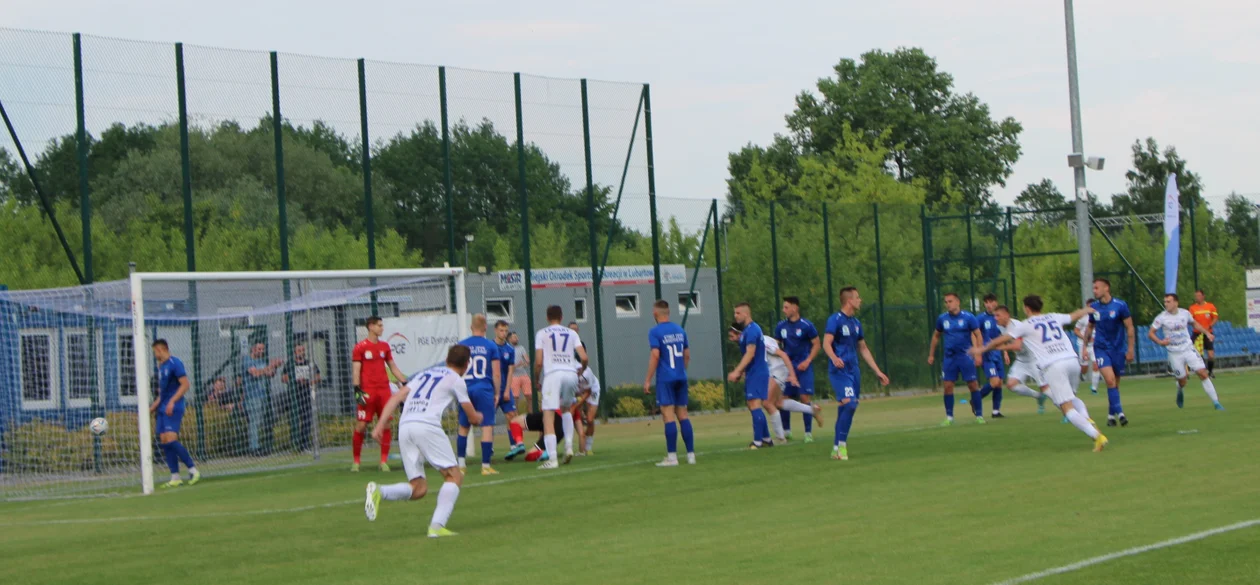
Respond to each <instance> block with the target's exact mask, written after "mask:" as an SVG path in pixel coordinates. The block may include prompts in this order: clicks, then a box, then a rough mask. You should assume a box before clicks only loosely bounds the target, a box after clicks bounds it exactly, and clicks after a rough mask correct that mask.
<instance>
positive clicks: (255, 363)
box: [241, 341, 284, 456]
mask: <svg viewBox="0 0 1260 585" xmlns="http://www.w3.org/2000/svg"><path fill="white" fill-rule="evenodd" d="M283 363H284V360H282V359H279V358H277V359H273V360H270V361H268V360H267V345H266V344H264V343H263V342H261V341H260V342H258V343H255V344H254V346H253V348H252V349H251V350H250V352H249V356H247V357H245V358H244V359H242V360H241V377H243V378H244V379H245V385H244V386H245V387H244V390H245V392H244V394H245V415H246V416H247V417H248V418H249V431H248V435H249V451H250V453H251V454H253V455H255V456H258V455H265V454H267V453H270V452H271V450H272V448H273V447H274V443H275V429H274V426H275V425H274V421H273V417H272V414H271V378H272V377H273V376H275V375H276V368H278V367H280V365H281V364H283Z"/></svg>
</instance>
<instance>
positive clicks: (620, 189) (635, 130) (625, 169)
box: [599, 94, 659, 288]
mask: <svg viewBox="0 0 1260 585" xmlns="http://www.w3.org/2000/svg"><path fill="white" fill-rule="evenodd" d="M642 113H643V95H642V94H640V95H639V105H638V106H636V109H635V110H634V125H633V126H631V127H630V145H629V146H627V147H626V163H625V164H624V165H622V167H621V183H620V184H618V185H617V202H616V203H614V204H613V213H612V219H613V226H612V229H610V230H608V238H607V239H605V240H604V257H603V259H602V260H600V261H599V277H600V279H601V280H602V279H603V278H604V270H605V269H607V268H608V253H609V251H611V250H612V243H613V236H615V235H617V223H616V220H617V217H618V216H619V214H620V213H621V196H622V195H623V194H625V191H626V177H627V176H628V175H629V174H630V159H631V157H632V156H634V139H635V137H636V136H638V134H639V116H640V115H641V114H642ZM649 199H650V200H651V203H652V221H653V222H655V221H656V197H655V196H654V194H653V195H652V196H650V197H649ZM658 288H659V287H658Z"/></svg>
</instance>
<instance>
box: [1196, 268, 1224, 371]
mask: <svg viewBox="0 0 1260 585" xmlns="http://www.w3.org/2000/svg"><path fill="white" fill-rule="evenodd" d="M1190 315H1191V316H1192V317H1194V320H1195V321H1198V323H1199V325H1202V326H1203V328H1204V329H1207V330H1208V331H1211V330H1212V326H1213V325H1216V322H1217V321H1219V320H1220V319H1221V317H1220V315H1217V314H1216V305H1213V304H1212V303H1209V302H1207V299H1206V298H1205V297H1204V295H1203V291H1202V290H1196V291H1194V304H1193V305H1190ZM1194 348H1195V349H1197V350H1199V355H1204V356H1205V357H1206V358H1207V368H1208V375H1209V376H1211V377H1213V378H1215V377H1216V349H1215V348H1214V347H1213V345H1212V340H1210V339H1208V338H1207V337H1205V336H1203V335H1201V334H1200V333H1199V332H1198V331H1197V330H1196V331H1195V332H1194Z"/></svg>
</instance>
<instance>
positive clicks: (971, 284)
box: [966, 208, 976, 311]
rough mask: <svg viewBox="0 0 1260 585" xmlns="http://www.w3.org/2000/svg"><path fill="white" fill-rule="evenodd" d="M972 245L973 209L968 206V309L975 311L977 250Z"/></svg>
mask: <svg viewBox="0 0 1260 585" xmlns="http://www.w3.org/2000/svg"><path fill="white" fill-rule="evenodd" d="M971 246H972V244H971V209H970V208H968V209H967V287H968V294H969V295H971V296H970V297H969V298H968V299H967V308H966V310H968V311H974V310H975V309H976V307H975V304H976V261H975V251H974V250H973V249H972V247H971Z"/></svg>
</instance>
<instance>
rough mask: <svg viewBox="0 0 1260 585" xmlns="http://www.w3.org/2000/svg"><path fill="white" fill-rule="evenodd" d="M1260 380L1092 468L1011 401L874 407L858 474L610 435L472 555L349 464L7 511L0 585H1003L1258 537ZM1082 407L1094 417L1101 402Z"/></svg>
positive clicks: (859, 432)
mask: <svg viewBox="0 0 1260 585" xmlns="http://www.w3.org/2000/svg"><path fill="white" fill-rule="evenodd" d="M1258 379H1260V376H1256V375H1254V374H1251V375H1231V374H1222V375H1221V376H1220V377H1219V379H1218V380H1217V381H1216V382H1217V387H1218V389H1219V390H1220V392H1221V400H1222V402H1223V403H1224V404H1225V405H1226V406H1227V407H1228V408H1229V410H1228V411H1226V412H1215V411H1213V410H1212V408H1211V405H1210V404H1209V403H1208V401H1207V399H1206V398H1205V397H1204V395H1203V393H1202V391H1201V390H1200V387H1199V384H1198V382H1197V381H1191V383H1190V386H1189V388H1188V391H1187V405H1186V406H1187V407H1186V408H1185V409H1184V410H1178V409H1177V408H1176V406H1175V405H1174V403H1173V392H1172V390H1171V386H1172V384H1173V383H1172V382H1171V381H1170V380H1167V379H1161V380H1141V381H1139V380H1131V381H1128V382H1126V383H1125V384H1124V389H1125V392H1124V400H1125V406H1126V408H1125V409H1126V411H1127V413H1128V415H1129V417H1130V419H1131V420H1132V421H1133V422H1132V424H1131V425H1130V426H1129V427H1127V428H1123V429H1107V428H1104V429H1103V430H1104V432H1106V433H1107V434H1108V436H1109V437H1110V438H1111V440H1112V442H1111V446H1110V447H1109V448H1108V449H1107V451H1106V452H1104V453H1101V454H1096V453H1092V452H1091V451H1090V447H1091V444H1090V442H1089V441H1088V440H1087V439H1086V438H1085V437H1084V436H1083V435H1082V434H1081V433H1080V432H1078V431H1076V430H1075V429H1074V428H1072V427H1071V426H1070V425H1063V424H1060V423H1059V418H1060V417H1059V416H1056V415H1055V414H1053V413H1050V414H1046V415H1044V416H1038V415H1036V414H1035V412H1034V411H1035V404H1034V402H1033V401H1031V400H1028V399H1026V398H1022V397H1018V396H1010V395H1009V393H1008V397H1007V399H1006V408H1005V409H1004V410H1005V411H1006V413H1007V414H1008V416H1009V418H1007V419H1006V420H1000V421H990V423H989V424H988V425H985V426H979V425H975V424H973V423H972V422H971V421H970V420H969V419H967V418H966V417H961V416H960V417H959V419H958V423H956V425H955V426H954V427H952V428H947V429H941V428H936V427H935V425H936V423H938V422H939V421H940V420H941V418H942V412H941V406H940V396H939V395H933V396H921V397H913V398H900V399H886V400H868V401H865V402H863V404H862V407H861V410H860V411H859V412H858V417H857V422H856V424H855V425H854V430H853V434H852V435H851V436H850V441H849V452H850V455H851V457H852V459H851V460H850V461H847V462H836V461H831V460H830V459H829V458H828V454H829V451H830V447H831V426H830V423H831V422H832V416H834V412H835V411H834V408H828V409H827V410H826V411H825V412H826V413H827V415H828V417H827V418H828V421H827V422H828V423H829V424H828V425H827V426H826V427H825V428H823V429H821V430H820V431H819V432H817V433H816V435H817V436H818V438H819V442H817V443H815V444H812V445H803V444H799V443H797V444H793V445H790V446H787V447H784V448H775V449H773V450H769V451H767V450H762V451H757V452H749V451H746V450H743V449H742V447H743V446H745V445H746V444H747V443H748V440H749V434H750V432H749V429H750V425H749V422H748V415H747V413H731V414H729V415H717V416H705V417H698V418H697V419H695V425H696V434H697V442H698V448H699V450H700V451H701V456H700V464H699V465H697V466H695V467H689V466H686V465H683V466H681V467H679V468H674V469H657V468H656V467H654V466H653V465H652V462H653V461H654V460H656V459H659V457H660V456H661V454H662V452H663V445H662V439H661V436H660V430H661V423H660V422H658V421H653V422H650V423H637V424H624V425H607V426H602V427H600V428H599V432H598V438H597V442H596V453H597V455H595V456H594V457H590V458H586V459H575V461H574V463H573V464H572V465H569V466H567V467H564V468H562V469H561V470H560V471H558V472H551V473H550V474H544V473H543V472H540V471H537V470H536V469H535V468H534V465H531V464H523V463H516V464H511V463H501V464H499V465H498V468H499V470H500V471H501V472H502V475H500V476H498V477H496V478H483V477H481V476H480V475H475V476H470V477H469V478H468V480H467V482H466V483H465V489H464V490H463V493H462V494H461V496H460V500H459V505H458V507H457V508H456V510H455V515H454V517H453V518H452V520H451V523H450V528H451V529H453V530H456V531H458V532H459V533H460V536H458V537H455V538H451V539H446V540H437V541H433V540H429V539H427V538H425V533H426V528H427V526H428V522H429V517H430V515H431V514H432V511H433V504H434V500H433V498H432V496H430V497H428V498H426V499H425V500H422V501H420V502H409V503H401V502H384V503H383V506H382V508H383V509H382V511H381V515H380V518H379V519H378V520H377V521H376V522H375V523H368V522H367V521H365V520H364V518H363V513H362V507H361V502H362V499H363V486H364V484H365V483H366V482H367V481H369V480H375V481H378V482H382V481H385V482H392V481H402V480H403V479H404V478H403V475H402V473H401V472H398V471H395V472H393V473H389V474H382V473H378V472H375V471H365V472H363V473H360V474H351V473H348V472H347V471H346V468H347V466H346V465H345V463H348V462H340V461H338V462H335V465H334V463H333V462H329V463H326V464H322V465H318V466H314V467H309V468H302V469H298V470H289V471H285V472H277V473H274V474H257V475H249V476H236V477H231V478H222V479H216V478H212V477H211V478H207V479H205V480H203V482H202V483H201V484H200V485H198V486H195V487H192V488H182V489H179V490H176V491H174V492H171V493H165V492H163V493H160V494H158V495H155V496H150V497H131V498H115V499H96V500H69V501H41V502H20V503H4V504H0V550H3V551H4V555H3V559H4V560H3V562H0V582H3V583H25V584H31V585H35V584H41V583H71V582H72V583H122V582H127V583H148V582H167V583H180V584H181V585H188V584H195V583H207V584H216V585H217V584H222V583H267V584H279V583H326V582H333V583H345V584H352V583H373V584H378V583H404V582H406V583H419V582H423V583H455V582H461V583H487V584H488V583H515V584H519V583H540V582H546V583H662V582H696V583H772V584H775V585H784V584H788V583H822V582H844V583H993V582H999V581H1003V580H1006V579H1011V578H1015V577H1019V576H1021V575H1026V574H1029V573H1034V572H1038V571H1043V570H1047V569H1051V568H1054V567H1059V566H1063V565H1068V564H1071V563H1075V562H1078V561H1082V560H1085V559H1088V558H1091V557H1096V556H1100V555H1104V554H1107V553H1113V552H1117V551H1122V550H1125V549H1128V548H1131V547H1136V546H1142V545H1148V544H1152V543H1157V542H1160V541H1163V540H1167V539H1171V538H1176V537H1179V536H1184V535H1187V534H1191V533H1194V532H1199V531H1203V530H1208V529H1212V528H1216V527H1219V526H1225V525H1229V524H1233V523H1236V522H1240V521H1246V520H1252V519H1255V518H1260V504H1258V503H1257V502H1260V465H1257V464H1256V461H1255V454H1256V452H1257V451H1256V445H1257V443H1258V442H1260V394H1258V393H1257V391H1256V388H1257V380H1258ZM1084 398H1085V401H1086V402H1087V403H1088V404H1089V407H1090V409H1091V414H1092V415H1093V416H1094V417H1095V419H1097V420H1099V421H1100V422H1101V421H1102V420H1104V419H1105V414H1106V400H1105V397H1103V396H1092V395H1089V394H1088V390H1087V389H1086V390H1085V395H1084ZM966 408H967V407H965V406H961V407H960V408H959V411H960V412H959V413H960V414H961V413H962V412H965V411H966ZM793 424H794V428H795V431H796V436H797V437H798V438H799V437H800V433H801V430H802V429H801V423H800V419H799V418H796V419H795V420H794V423H793ZM1184 430H1197V431H1198V432H1197V433H1193V434H1179V433H1178V431H1184ZM496 450H497V451H498V452H499V453H503V452H505V450H506V446H505V445H504V444H503V443H502V442H501V443H500V444H499V445H498V446H497V447H496ZM369 452H370V450H369ZM368 459H370V458H365V460H368ZM476 470H477V468H476V466H474V467H473V468H472V471H473V472H474V474H475V472H476ZM159 471H160V470H159ZM431 476H432V474H431ZM484 480H493V481H490V482H487V481H484ZM1258 551H1260V526H1256V527H1252V528H1247V529H1243V530H1239V531H1236V532H1230V533H1227V534H1222V535H1218V536H1213V537H1210V538H1207V539H1204V540H1200V541H1196V542H1191V543H1187V544H1182V545H1178V546H1174V547H1170V548H1165V549H1161V550H1156V551H1151V552H1147V553H1145V554H1141V555H1136V556H1130V557H1125V558H1120V559H1117V560H1113V561H1109V562H1107V563H1102V564H1098V565H1094V566H1090V567H1086V568H1084V569H1081V570H1079V571H1075V572H1071V573H1066V574H1060V575H1054V576H1049V577H1046V578H1045V579H1043V580H1041V581H1039V582H1042V583H1048V584H1066V583H1108V584H1109V585H1121V584H1126V583H1134V584H1138V583H1140V584H1149V583H1178V584H1184V583H1213V584H1216V583H1244V582H1247V583H1250V582H1254V580H1255V575H1257V574H1260V560H1258V559H1260V552H1258Z"/></svg>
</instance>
